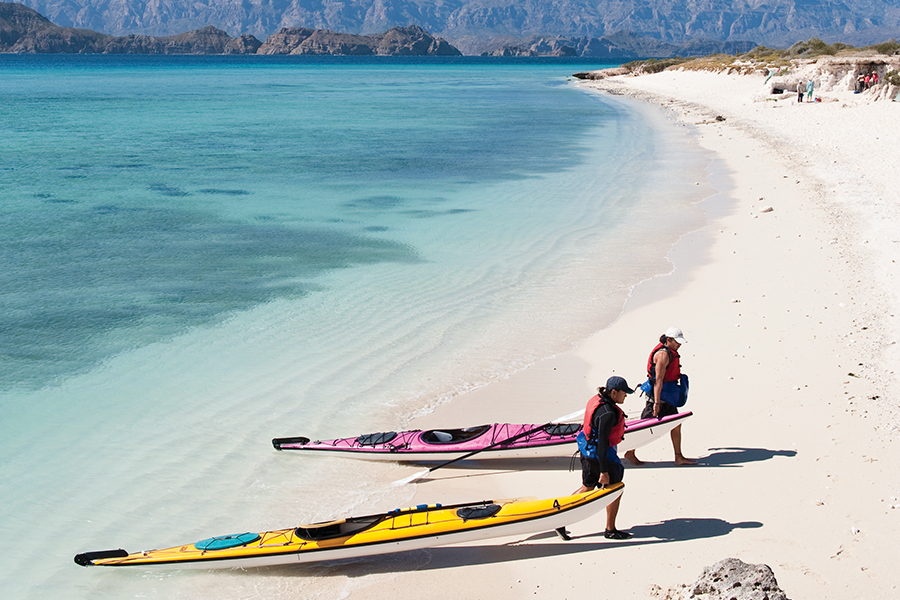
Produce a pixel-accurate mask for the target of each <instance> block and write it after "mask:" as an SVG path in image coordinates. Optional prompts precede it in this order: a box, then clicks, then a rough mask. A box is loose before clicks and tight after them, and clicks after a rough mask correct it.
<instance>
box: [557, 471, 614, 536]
mask: <svg viewBox="0 0 900 600" xmlns="http://www.w3.org/2000/svg"><path fill="white" fill-rule="evenodd" d="M592 489H594V488H593V487H588V486H586V485H583V486H581V487H580V488H578V489H577V490H575V491H574V492H572V495H573V496H574V495H575V494H583V493H585V492H590V491H591V490H592ZM607 508H608V507H607ZM556 535H558V536H559V537H560V539H562V540H566V541H569V540H571V539H572V537H571V536H570V535H569V532H568V531H567V530H566V528H565V527H557V529H556Z"/></svg>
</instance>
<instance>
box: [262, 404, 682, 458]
mask: <svg viewBox="0 0 900 600" xmlns="http://www.w3.org/2000/svg"><path fill="white" fill-rule="evenodd" d="M692 414H693V413H691V412H684V413H679V414H676V415H670V416H668V417H663V418H662V419H638V420H635V421H626V422H625V438H624V439H623V440H622V442H621V443H620V444H619V446H618V450H619V453H620V454H621V453H623V452H626V451H628V450H634V449H636V448H640V447H641V446H645V445H647V444H649V443H650V442H652V441H654V440H655V439H657V438H659V437H662V436H663V435H665V434H666V433H668V432H669V431H671V430H672V429H674V428H675V427H676V426H677V425H679V424H681V422H682V421H684V420H685V419H687V418H688V417H690V416H691V415H692ZM580 431H581V423H547V424H545V425H515V424H511V423H494V424H493V425H479V426H477V427H466V428H464V429H429V430H427V431H422V430H419V429H417V430H413V431H401V432H396V431H388V432H383V433H368V434H365V435H361V436H358V437H350V438H340V439H335V440H324V441H318V440H317V441H312V440H310V439H309V438H305V437H291V438H275V439H273V440H272V445H273V446H275V449H276V450H299V451H301V452H306V453H308V454H317V453H319V454H333V455H338V456H344V457H350V458H358V459H363V460H390V461H398V462H430V461H444V460H451V459H454V458H459V457H461V456H464V455H466V454H469V453H472V452H478V458H479V459H484V458H535V457H548V456H569V455H571V454H574V453H575V452H576V446H575V437H576V436H577V435H578V433H579V432H580Z"/></svg>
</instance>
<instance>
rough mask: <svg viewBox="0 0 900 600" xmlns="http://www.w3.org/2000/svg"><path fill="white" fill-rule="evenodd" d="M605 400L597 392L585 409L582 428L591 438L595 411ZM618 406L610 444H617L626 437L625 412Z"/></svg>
mask: <svg viewBox="0 0 900 600" xmlns="http://www.w3.org/2000/svg"><path fill="white" fill-rule="evenodd" d="M602 402H603V398H601V397H600V394H597V395H596V396H594V397H593V398H591V399H590V400H588V403H587V407H586V408H585V409H584V423H583V424H582V426H581V428H582V430H584V437H586V438H587V439H591V421H593V420H594V411H595V410H597V407H599V406H600V404H601V403H602ZM615 408H616V415H617V418H616V424H615V425H613V427H612V429H611V430H610V432H609V445H610V446H617V445H618V444H619V442H621V441H622V440H623V439H625V413H624V412H622V409H621V408H619V407H618V406H616V407H615Z"/></svg>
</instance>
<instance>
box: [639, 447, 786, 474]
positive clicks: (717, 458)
mask: <svg viewBox="0 0 900 600" xmlns="http://www.w3.org/2000/svg"><path fill="white" fill-rule="evenodd" d="M709 450H710V454H708V455H706V456H701V457H700V458H698V459H697V464H696V465H694V466H693V468H697V467H739V466H741V465H742V464H744V463H752V462H759V461H763V460H770V459H772V458H775V457H776V456H789V457H793V456H797V451H796V450H769V449H768V448H710V449H709ZM623 463H624V464H625V468H626V469H661V468H666V469H668V468H670V467H674V466H675V462H674V461H671V460H667V461H658V462H645V463H644V464H642V465H632V464H631V463H629V462H628V461H627V460H626V461H623ZM679 468H680V467H679Z"/></svg>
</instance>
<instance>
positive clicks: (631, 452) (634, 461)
mask: <svg viewBox="0 0 900 600" xmlns="http://www.w3.org/2000/svg"><path fill="white" fill-rule="evenodd" d="M625 460H627V461H628V462H630V463H631V464H633V465H642V464H644V461H642V460H641V459H639V458H638V457H637V455H636V454H635V453H634V450H629V451H628V452H626V453H625Z"/></svg>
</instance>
